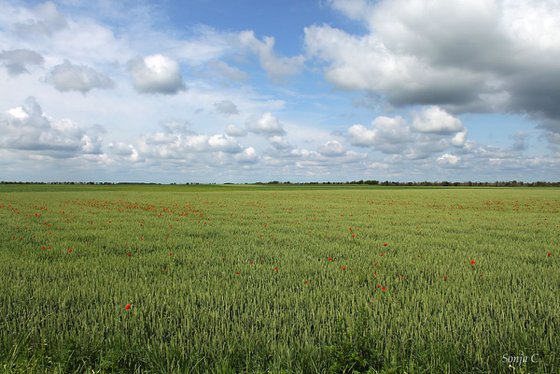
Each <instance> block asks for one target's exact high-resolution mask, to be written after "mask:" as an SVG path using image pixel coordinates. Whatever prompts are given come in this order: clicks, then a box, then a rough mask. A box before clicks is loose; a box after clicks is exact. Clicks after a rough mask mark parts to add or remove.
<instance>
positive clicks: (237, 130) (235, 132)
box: [226, 125, 247, 137]
mask: <svg viewBox="0 0 560 374" xmlns="http://www.w3.org/2000/svg"><path fill="white" fill-rule="evenodd" d="M226 134H227V135H229V136H233V137H241V136H245V135H247V130H245V129H244V128H242V127H238V126H235V125H227V126H226Z"/></svg>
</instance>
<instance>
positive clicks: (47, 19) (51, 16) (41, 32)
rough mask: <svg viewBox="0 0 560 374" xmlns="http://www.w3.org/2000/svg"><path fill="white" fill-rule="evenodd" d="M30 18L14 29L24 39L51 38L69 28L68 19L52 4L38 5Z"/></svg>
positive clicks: (17, 24)
mask: <svg viewBox="0 0 560 374" xmlns="http://www.w3.org/2000/svg"><path fill="white" fill-rule="evenodd" d="M28 16H29V17H30V19H28V20H27V21H25V22H18V23H16V24H15V27H14V29H15V32H16V33H17V34H18V35H21V36H23V37H29V38H32V37H38V36H50V35H52V34H53V33H55V32H57V31H60V30H63V29H65V28H67V27H68V21H67V20H66V17H64V16H63V15H62V13H60V12H59V11H58V9H57V7H56V5H54V4H53V3H51V2H46V3H43V4H40V5H38V6H37V7H35V8H34V9H33V10H32V11H31V12H30V13H29V14H28Z"/></svg>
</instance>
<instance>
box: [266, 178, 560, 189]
mask: <svg viewBox="0 0 560 374" xmlns="http://www.w3.org/2000/svg"><path fill="white" fill-rule="evenodd" d="M255 184H288V185H346V184H367V185H370V186H412V187H414V186H417V187H418V186H439V187H442V186H443V187H446V186H454V187H560V181H559V182H545V181H537V182H523V181H517V180H512V181H495V182H473V181H467V182H449V181H441V182H440V181H435V182H434V181H423V182H395V181H388V180H386V181H378V180H363V179H360V180H353V181H346V182H289V181H287V182H280V181H270V182H266V183H263V182H257V183H255Z"/></svg>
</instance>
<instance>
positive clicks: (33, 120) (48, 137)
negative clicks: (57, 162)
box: [0, 97, 102, 158]
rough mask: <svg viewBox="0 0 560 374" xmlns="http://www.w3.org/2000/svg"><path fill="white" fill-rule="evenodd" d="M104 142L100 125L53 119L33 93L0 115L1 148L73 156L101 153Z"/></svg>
mask: <svg viewBox="0 0 560 374" xmlns="http://www.w3.org/2000/svg"><path fill="white" fill-rule="evenodd" d="M101 146H102V140H101V137H100V135H99V129H95V128H90V129H85V128H83V127H81V126H79V125H77V124H76V123H74V122H73V121H71V120H69V119H61V120H52V119H50V118H49V117H47V116H46V115H45V113H43V110H42V109H41V107H40V106H39V104H38V103H37V101H36V100H35V98H33V97H29V98H27V100H26V101H25V103H24V104H23V105H22V106H20V107H16V108H12V109H10V110H8V111H7V112H6V113H4V114H1V115H0V148H4V149H9V150H14V151H30V152H33V153H34V154H39V155H45V156H49V157H53V158H71V157H77V156H80V155H86V154H100V153H101Z"/></svg>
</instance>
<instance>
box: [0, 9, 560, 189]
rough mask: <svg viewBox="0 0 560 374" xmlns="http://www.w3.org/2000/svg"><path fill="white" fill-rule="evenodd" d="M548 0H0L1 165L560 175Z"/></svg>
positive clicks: (103, 175) (239, 175) (183, 174)
mask: <svg viewBox="0 0 560 374" xmlns="http://www.w3.org/2000/svg"><path fill="white" fill-rule="evenodd" d="M559 60H560V5H559V4H558V2H557V1H554V0H539V1H536V0H515V1H513V0H473V1H469V2H465V1H459V0H445V1H444V0H442V1H428V0H406V1H405V0H379V1H366V0H345V1H342V0H318V1H312V0H308V1H265V2H262V1H250V0H237V1H219V2H218V1H202V0H199V1H162V2H142V1H119V2H115V1H93V2H86V1H79V0H61V1H53V2H37V1H33V2H30V1H16V0H0V180H25V181H59V180H64V181H90V180H92V181H139V182H163V183H168V182H177V183H182V182H218V183H220V182H254V181H269V180H282V181H328V180H332V181H344V180H356V179H378V180H397V181H422V180H433V181H438V180H440V181H441V180H452V181H466V180H480V181H495V180H512V179H516V180H526V181H535V180H550V181H557V180H559V179H560V106H558V105H557V103H558V102H560V67H559V65H558V63H557V61H559Z"/></svg>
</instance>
